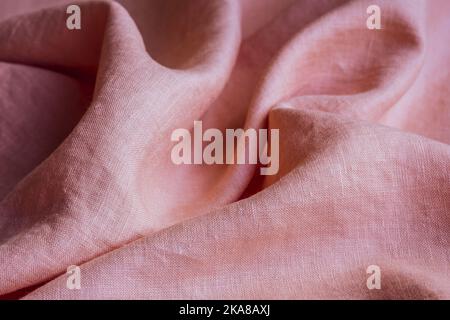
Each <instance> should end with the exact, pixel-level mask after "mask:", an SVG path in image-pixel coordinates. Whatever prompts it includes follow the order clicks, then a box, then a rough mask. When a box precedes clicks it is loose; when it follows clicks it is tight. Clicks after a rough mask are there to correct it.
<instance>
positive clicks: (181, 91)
mask: <svg viewBox="0 0 450 320" xmlns="http://www.w3.org/2000/svg"><path fill="white" fill-rule="evenodd" d="M79 3H82V4H80V6H81V12H82V30H78V31H69V30H67V29H66V18H67V14H66V7H67V5H66V4H65V2H64V1H58V0H46V1H31V0H13V1H12V0H2V1H1V2H0V270H1V272H0V295H3V296H4V297H12V296H15V297H20V296H23V295H25V298H29V299H72V298H74V299H78V298H85V299H86V298H87V299H103V298H106V299H109V298H124V299H135V298H149V299H159V298H187V299H189V298H212V299H215V298H224V299H225V298H226V299H228V298H234V299H239V298H250V299H251V298H256V299H259V298H269V299H279V298H295V299H296V298H319V299H322V298H338V299H345V298H361V299H365V298H418V299H421V298H447V299H448V298H450V146H449V144H450V46H449V43H450V1H448V0H431V1H425V0H423V1H416V0H396V1H395V0H385V1H382V0H377V1H376V4H377V5H379V6H380V7H381V13H382V26H383V29H382V30H369V29H367V28H366V19H367V17H368V15H367V13H366V9H367V7H368V6H369V5H371V4H375V3H374V1H332V0H304V1H294V0H282V1H279V0H263V1H261V0H242V1H231V0H230V1H224V0H193V1H175V0H173V1H167V0H157V1H156V0H155V1H148V0H123V1H119V2H109V1H106V2H101V1H81V2H79ZM199 119H201V120H202V121H203V125H204V127H211V128H212V127H214V128H220V129H225V128H240V127H243V128H262V127H268V128H278V129H279V130H280V171H279V172H278V174H277V175H275V176H265V177H264V176H260V175H259V173H258V172H259V170H256V169H257V168H256V166H254V165H222V166H221V165H215V166H208V165H204V166H200V165H196V166H194V165H191V166H189V165H179V166H177V165H174V164H172V162H171V159H170V151H171V148H172V147H173V145H174V143H172V142H171V141H170V135H171V132H172V131H173V130H174V129H177V128H191V127H192V125H193V121H194V120H199ZM70 265H79V266H80V267H81V283H82V289H81V290H68V289H67V288H66V279H67V276H66V274H65V272H66V269H67V267H68V266H70ZM369 265H379V266H380V267H381V271H382V289H381V290H368V289H367V287H366V280H367V277H368V275H367V274H366V268H367V267H368V266H369Z"/></svg>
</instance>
